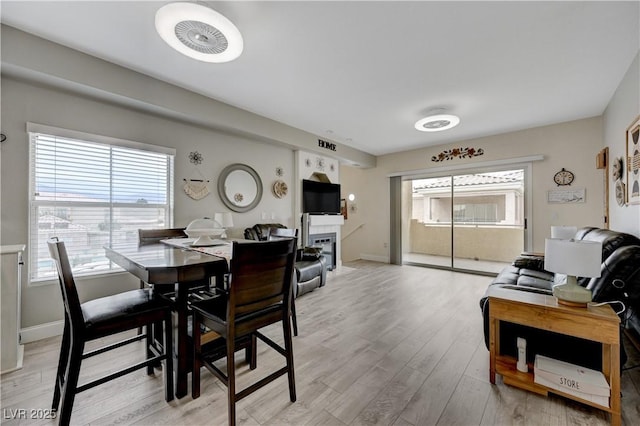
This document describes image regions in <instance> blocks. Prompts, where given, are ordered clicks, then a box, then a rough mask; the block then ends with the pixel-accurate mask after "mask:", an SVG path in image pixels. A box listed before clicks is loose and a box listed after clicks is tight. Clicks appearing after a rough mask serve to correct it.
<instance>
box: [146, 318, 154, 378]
mask: <svg viewBox="0 0 640 426" xmlns="http://www.w3.org/2000/svg"><path fill="white" fill-rule="evenodd" d="M144 328H145V330H146V331H145V336H146V337H145V342H146V345H147V359H148V358H151V357H153V351H152V350H151V346H153V345H154V344H155V341H154V336H153V326H152V325H151V324H147V325H145V326H144ZM152 374H153V365H147V375H149V376H151V375H152Z"/></svg>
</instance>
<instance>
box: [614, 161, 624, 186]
mask: <svg viewBox="0 0 640 426" xmlns="http://www.w3.org/2000/svg"><path fill="white" fill-rule="evenodd" d="M623 177H624V160H623V159H622V157H618V158H616V159H615V160H613V180H618V179H622V178H623Z"/></svg>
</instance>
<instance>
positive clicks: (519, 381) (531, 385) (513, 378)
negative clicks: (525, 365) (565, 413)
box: [496, 356, 612, 413]
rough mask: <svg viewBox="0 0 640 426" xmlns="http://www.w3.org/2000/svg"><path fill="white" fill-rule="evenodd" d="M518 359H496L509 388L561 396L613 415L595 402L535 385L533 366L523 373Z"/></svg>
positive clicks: (504, 381) (498, 368)
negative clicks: (518, 364) (518, 365)
mask: <svg viewBox="0 0 640 426" xmlns="http://www.w3.org/2000/svg"><path fill="white" fill-rule="evenodd" d="M516 363H517V361H516V359H515V358H513V357H509V356H498V357H496V373H497V374H500V375H501V376H502V381H503V383H504V384H506V385H509V386H514V387H517V388H519V389H524V390H527V391H529V392H533V393H537V394H538V395H542V396H547V395H548V394H549V393H552V394H554V395H560V396H563V397H565V398H569V399H571V400H573V401H577V402H581V403H583V404H586V405H590V406H592V407H595V408H598V409H600V410H604V411H607V412H609V413H612V411H611V409H610V407H607V406H605V405H600V404H598V403H595V402H593V401H589V400H588V399H583V398H580V397H577V396H575V395H573V394H570V393H566V392H562V391H561V390H559V389H557V388H551V387H547V386H544V385H541V384H539V383H535V381H534V375H533V372H532V371H533V366H532V365H531V364H529V372H528V373H523V372H521V371H518V370H517V369H516Z"/></svg>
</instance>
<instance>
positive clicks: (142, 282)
mask: <svg viewBox="0 0 640 426" xmlns="http://www.w3.org/2000/svg"><path fill="white" fill-rule="evenodd" d="M144 287H145V282H144V281H142V280H140V290H144ZM138 334H142V327H138ZM147 371H148V370H147ZM149 374H151V373H149Z"/></svg>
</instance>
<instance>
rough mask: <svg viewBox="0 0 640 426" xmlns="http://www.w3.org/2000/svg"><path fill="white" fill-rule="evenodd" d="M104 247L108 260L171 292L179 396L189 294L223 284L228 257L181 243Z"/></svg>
mask: <svg viewBox="0 0 640 426" xmlns="http://www.w3.org/2000/svg"><path fill="white" fill-rule="evenodd" d="M185 241H186V240H185ZM104 250H105V254H106V257H107V258H108V259H109V260H111V261H112V262H113V263H115V264H116V265H118V266H120V267H121V268H123V269H124V270H126V271H128V272H129V273H131V274H133V275H135V276H136V277H138V278H139V279H141V280H142V281H144V282H146V283H148V284H150V285H151V286H152V287H153V289H154V291H159V292H163V293H164V292H165V291H172V292H173V294H174V296H173V299H174V303H175V307H174V310H175V312H176V314H177V315H176V317H177V323H176V324H174V327H175V328H176V338H175V339H174V348H173V354H174V359H175V366H176V368H175V370H176V380H175V383H176V392H175V395H176V397H177V398H182V397H183V396H185V395H186V394H187V388H188V375H189V371H190V368H191V360H190V356H191V355H190V354H191V351H190V340H189V339H190V338H189V335H188V323H189V315H190V312H189V295H190V294H191V293H192V292H193V291H194V289H196V288H202V286H203V285H217V286H222V285H224V279H225V275H226V274H228V272H229V264H228V259H227V258H225V256H224V255H223V254H221V255H214V254H210V253H208V252H206V250H205V251H203V250H194V249H192V248H190V247H189V246H188V244H184V243H182V244H171V243H170V242H159V243H156V244H147V245H139V244H137V243H114V244H108V245H105V246H104ZM174 321H175V320H174Z"/></svg>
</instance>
